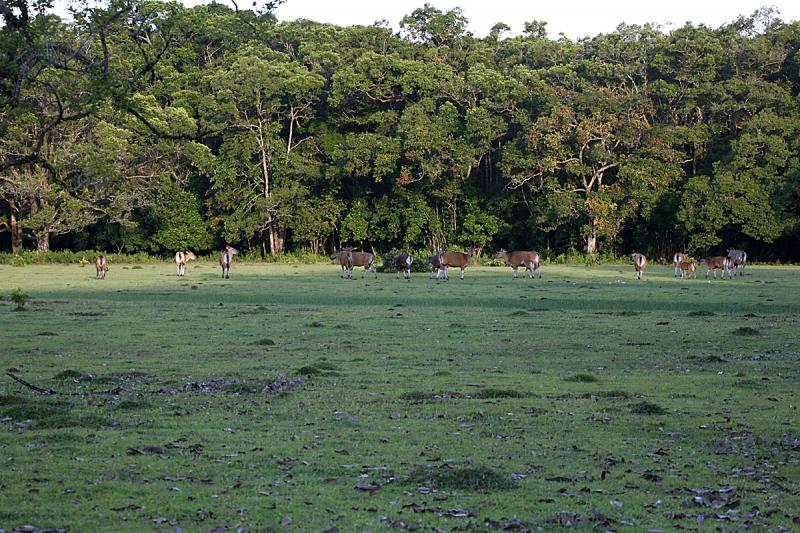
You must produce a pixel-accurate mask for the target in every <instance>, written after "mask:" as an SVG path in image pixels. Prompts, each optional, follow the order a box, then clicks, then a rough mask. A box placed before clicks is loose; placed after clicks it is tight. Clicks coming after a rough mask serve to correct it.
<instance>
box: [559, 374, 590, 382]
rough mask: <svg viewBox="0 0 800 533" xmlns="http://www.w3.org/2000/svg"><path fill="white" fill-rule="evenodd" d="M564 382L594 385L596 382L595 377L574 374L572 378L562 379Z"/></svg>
mask: <svg viewBox="0 0 800 533" xmlns="http://www.w3.org/2000/svg"><path fill="white" fill-rule="evenodd" d="M564 381H572V382H575V383H595V382H597V381H598V380H597V376H593V375H592V374H575V375H574V376H569V377H567V378H564Z"/></svg>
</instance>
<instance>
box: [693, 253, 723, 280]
mask: <svg viewBox="0 0 800 533" xmlns="http://www.w3.org/2000/svg"><path fill="white" fill-rule="evenodd" d="M700 264H701V265H706V279H708V273H709V272H711V271H712V270H713V271H714V279H717V270H719V269H721V270H722V279H725V274H726V273H727V274H728V278H730V277H731V260H730V259H728V258H727V257H722V256H721V255H716V256H714V257H712V258H711V259H701V260H700Z"/></svg>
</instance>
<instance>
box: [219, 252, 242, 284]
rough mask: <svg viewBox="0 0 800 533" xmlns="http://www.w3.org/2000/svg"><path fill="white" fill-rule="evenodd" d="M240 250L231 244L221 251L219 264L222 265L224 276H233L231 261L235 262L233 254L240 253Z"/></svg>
mask: <svg viewBox="0 0 800 533" xmlns="http://www.w3.org/2000/svg"><path fill="white" fill-rule="evenodd" d="M238 253H239V250H237V249H236V248H233V247H231V246H226V247H225V249H224V250H222V251H221V252H220V253H219V266H221V267H222V278H223V279H226V278H230V277H231V263H233V256H234V255H236V254H238Z"/></svg>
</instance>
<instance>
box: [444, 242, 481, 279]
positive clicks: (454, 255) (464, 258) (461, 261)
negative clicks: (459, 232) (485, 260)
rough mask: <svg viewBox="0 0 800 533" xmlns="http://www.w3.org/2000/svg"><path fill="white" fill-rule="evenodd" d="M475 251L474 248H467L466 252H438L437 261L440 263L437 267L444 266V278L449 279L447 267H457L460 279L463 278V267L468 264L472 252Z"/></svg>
mask: <svg viewBox="0 0 800 533" xmlns="http://www.w3.org/2000/svg"><path fill="white" fill-rule="evenodd" d="M474 251H475V249H474V248H467V252H466V253H462V252H444V253H442V254H439V257H440V259H439V261H440V265H439V268H440V269H441V268H444V279H450V276H449V273H448V271H449V269H450V267H458V268H460V269H461V279H462V280H463V279H464V269H465V268H467V267H468V266H469V262H470V259H472V254H473V252H474ZM436 277H437V278H438V277H439V275H438V274H437V275H436Z"/></svg>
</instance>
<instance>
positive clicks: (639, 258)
mask: <svg viewBox="0 0 800 533" xmlns="http://www.w3.org/2000/svg"><path fill="white" fill-rule="evenodd" d="M631 261H633V268H635V269H636V278H637V279H642V276H643V275H644V269H645V268H647V257H646V256H645V255H644V254H640V253H639V252H635V253H632V254H631Z"/></svg>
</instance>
